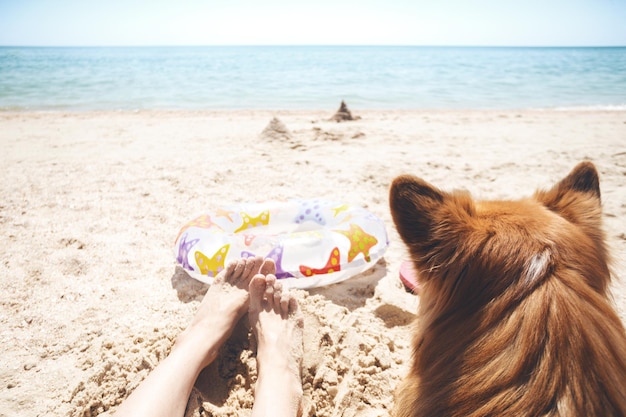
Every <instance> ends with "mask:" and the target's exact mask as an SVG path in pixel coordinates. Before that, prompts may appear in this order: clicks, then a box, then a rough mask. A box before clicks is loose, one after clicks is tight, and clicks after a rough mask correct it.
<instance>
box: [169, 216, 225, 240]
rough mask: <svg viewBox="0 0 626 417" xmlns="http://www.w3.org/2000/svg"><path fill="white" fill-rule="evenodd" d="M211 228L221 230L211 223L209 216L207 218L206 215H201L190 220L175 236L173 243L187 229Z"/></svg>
mask: <svg viewBox="0 0 626 417" xmlns="http://www.w3.org/2000/svg"><path fill="white" fill-rule="evenodd" d="M213 226H215V227H217V228H219V229H222V228H221V227H219V226H218V225H217V224H215V223H213V221H212V220H211V216H209V215H208V214H203V215H201V216H198V217H196V218H195V219H193V220H191V221H190V222H189V223H187V224H186V225H184V226H183V227H182V228H181V229H180V232H178V236H176V240H175V242H178V238H179V237H180V235H182V234H183V232H184V231H185V230H187V229H189V228H190V227H199V228H201V229H210V228H211V227H213Z"/></svg>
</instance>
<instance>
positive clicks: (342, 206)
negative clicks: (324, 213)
mask: <svg viewBox="0 0 626 417" xmlns="http://www.w3.org/2000/svg"><path fill="white" fill-rule="evenodd" d="M349 208H350V206H349V205H347V204H342V205H340V206H339V207H335V208H334V209H332V210H333V211H334V212H335V214H334V217H337V216H338V215H339V213H341V212H342V211H346V210H348V209H349Z"/></svg>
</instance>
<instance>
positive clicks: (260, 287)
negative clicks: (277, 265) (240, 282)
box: [248, 274, 266, 312]
mask: <svg viewBox="0 0 626 417" xmlns="http://www.w3.org/2000/svg"><path fill="white" fill-rule="evenodd" d="M265 287H266V284H265V276H263V275H260V274H257V275H255V276H254V277H252V280H250V286H249V287H248V288H249V293H250V307H249V309H250V311H251V312H259V311H261V306H262V303H263V296H264V295H265Z"/></svg>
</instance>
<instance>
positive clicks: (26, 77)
mask: <svg viewBox="0 0 626 417" xmlns="http://www.w3.org/2000/svg"><path fill="white" fill-rule="evenodd" d="M340 100H345V101H346V102H347V103H348V105H349V107H350V108H356V109H391V108H393V109H513V108H517V109H519V108H570V107H575V108H579V107H580V108H618V109H626V48H503V47H493V48H483V47H404V46H256V47H252V46H251V47H247V46H223V47H217V46H215V47H90V48H82V47H81V48H78V47H76V48H56V47H46V48H38V47H0V110H117V109H121V110H133V109H240V108H255V109H335V108H336V107H337V106H338V105H339V102H340Z"/></svg>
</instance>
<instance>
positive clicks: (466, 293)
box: [390, 163, 626, 417]
mask: <svg viewBox="0 0 626 417" xmlns="http://www.w3.org/2000/svg"><path fill="white" fill-rule="evenodd" d="M390 204H391V211H392V215H393V218H394V221H395V223H396V227H397V229H398V232H399V234H400V236H401V237H402V239H403V240H404V242H405V243H406V244H407V246H408V248H409V252H410V254H411V256H412V258H413V261H414V264H415V267H416V270H418V271H419V274H420V281H421V287H422V289H421V299H420V309H419V312H418V320H417V324H416V326H417V329H416V333H415V336H414V346H413V349H414V350H413V355H414V357H413V363H412V366H411V368H410V371H409V375H408V376H407V377H406V379H405V380H404V381H403V382H402V383H401V386H400V387H399V389H398V392H397V396H396V407H395V411H396V415H397V416H411V417H417V416H463V417H467V416H504V415H506V416H622V417H623V416H626V333H625V331H624V327H623V325H622V323H621V321H620V319H619V317H618V316H617V314H616V313H615V311H614V310H613V309H612V307H611V305H610V302H609V301H608V298H607V287H608V284H609V282H610V271H609V267H608V254H607V250H606V248H605V243H604V236H603V232H602V229H601V206H600V189H599V181H598V175H597V172H596V170H595V168H594V166H593V165H592V164H590V163H582V164H580V165H578V166H577V167H576V168H575V169H574V170H573V171H572V173H570V175H569V176H568V177H566V178H565V179H564V180H562V181H561V182H559V183H558V184H557V185H556V186H554V187H553V188H552V189H551V190H549V191H540V192H537V193H536V194H535V195H534V197H533V198H529V199H524V200H520V201H500V202H474V201H473V200H472V199H471V198H470V197H469V195H468V194H467V193H459V192H456V193H445V192H442V191H440V190H438V189H436V188H434V187H432V186H431V185H429V184H428V183H426V182H424V181H422V180H420V179H418V178H415V177H410V176H403V177H399V178H397V179H396V180H395V181H394V183H393V184H392V187H391V191H390Z"/></svg>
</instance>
